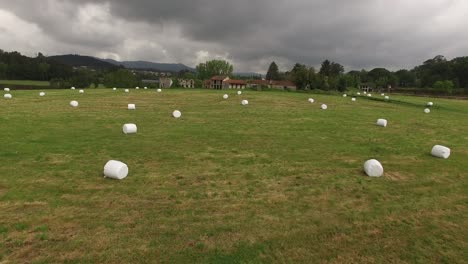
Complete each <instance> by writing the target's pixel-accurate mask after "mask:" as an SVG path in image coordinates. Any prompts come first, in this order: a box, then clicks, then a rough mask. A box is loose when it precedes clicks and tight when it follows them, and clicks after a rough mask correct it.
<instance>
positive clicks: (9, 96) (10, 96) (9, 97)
mask: <svg viewBox="0 0 468 264" xmlns="http://www.w3.org/2000/svg"><path fill="white" fill-rule="evenodd" d="M12 97H13V96H12V95H11V94H5V95H4V96H3V98H5V99H11V98H12Z"/></svg>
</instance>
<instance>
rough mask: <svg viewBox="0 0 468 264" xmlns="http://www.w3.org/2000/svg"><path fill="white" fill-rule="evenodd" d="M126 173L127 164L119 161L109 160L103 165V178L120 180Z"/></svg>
mask: <svg viewBox="0 0 468 264" xmlns="http://www.w3.org/2000/svg"><path fill="white" fill-rule="evenodd" d="M127 175H128V166H127V164H125V163H123V162H121V161H118V160H109V161H108V162H107V163H106V165H104V178H106V177H107V178H112V179H117V180H122V179H123V178H125V177H127Z"/></svg>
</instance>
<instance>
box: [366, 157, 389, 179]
mask: <svg viewBox="0 0 468 264" xmlns="http://www.w3.org/2000/svg"><path fill="white" fill-rule="evenodd" d="M364 172H365V173H366V174H367V176H369V177H381V176H382V175H383V172H384V169H383V167H382V164H380V162H379V161H378V160H376V159H370V160H368V161H366V162H365V163H364Z"/></svg>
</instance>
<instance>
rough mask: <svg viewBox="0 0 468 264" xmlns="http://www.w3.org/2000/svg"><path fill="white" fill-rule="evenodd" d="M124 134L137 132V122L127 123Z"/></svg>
mask: <svg viewBox="0 0 468 264" xmlns="http://www.w3.org/2000/svg"><path fill="white" fill-rule="evenodd" d="M122 131H123V132H124V134H135V133H136V132H137V126H136V125H135V124H125V125H123V127H122Z"/></svg>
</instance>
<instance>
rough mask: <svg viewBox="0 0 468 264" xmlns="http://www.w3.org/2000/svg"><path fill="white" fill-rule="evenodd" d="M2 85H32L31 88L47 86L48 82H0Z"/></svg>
mask: <svg viewBox="0 0 468 264" xmlns="http://www.w3.org/2000/svg"><path fill="white" fill-rule="evenodd" d="M0 84H2V85H32V86H49V85H50V83H49V82H48V81H27V80H0Z"/></svg>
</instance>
